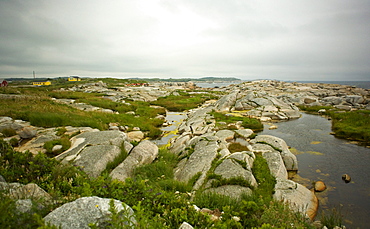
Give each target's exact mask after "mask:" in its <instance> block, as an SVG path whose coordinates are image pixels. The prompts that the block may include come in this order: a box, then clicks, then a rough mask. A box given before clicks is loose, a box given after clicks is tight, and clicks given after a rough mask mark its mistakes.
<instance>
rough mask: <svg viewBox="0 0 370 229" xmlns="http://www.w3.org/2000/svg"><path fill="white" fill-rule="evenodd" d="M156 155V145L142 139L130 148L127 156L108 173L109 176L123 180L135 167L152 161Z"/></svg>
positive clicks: (131, 173) (129, 175) (130, 174)
mask: <svg viewBox="0 0 370 229" xmlns="http://www.w3.org/2000/svg"><path fill="white" fill-rule="evenodd" d="M157 156H158V146H157V145H155V144H154V143H153V142H151V141H149V140H144V141H142V142H140V143H139V144H138V145H137V146H136V147H134V148H133V149H132V150H131V153H130V154H129V155H128V157H127V158H126V159H125V160H124V161H123V162H122V163H121V164H119V165H118V166H117V167H116V168H115V169H114V170H113V171H112V172H111V173H110V176H111V177H112V178H113V179H117V180H120V181H124V180H125V179H126V178H128V177H131V176H132V175H133V171H134V169H135V168H136V167H138V166H140V165H144V164H150V163H152V162H153V161H154V160H155V159H156V157H157Z"/></svg>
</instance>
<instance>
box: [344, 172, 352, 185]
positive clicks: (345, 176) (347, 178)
mask: <svg viewBox="0 0 370 229" xmlns="http://www.w3.org/2000/svg"><path fill="white" fill-rule="evenodd" d="M342 180H344V182H346V183H349V182H351V177H350V176H349V175H348V174H343V175H342Z"/></svg>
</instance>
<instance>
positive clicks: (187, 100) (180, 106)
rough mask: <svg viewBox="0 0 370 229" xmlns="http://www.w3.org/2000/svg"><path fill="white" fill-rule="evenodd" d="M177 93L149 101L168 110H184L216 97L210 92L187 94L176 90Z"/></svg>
mask: <svg viewBox="0 0 370 229" xmlns="http://www.w3.org/2000/svg"><path fill="white" fill-rule="evenodd" d="M177 93H178V94H179V95H174V94H171V95H169V96H165V97H160V98H158V99H157V101H153V102H151V104H153V105H157V106H162V107H165V108H166V109H167V110H169V111H185V110H190V109H193V108H197V107H198V106H199V105H201V104H203V103H204V102H205V101H207V100H210V99H215V98H217V96H216V95H214V94H212V93H208V94H189V93H187V92H184V91H177Z"/></svg>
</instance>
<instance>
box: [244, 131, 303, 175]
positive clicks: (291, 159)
mask: <svg viewBox="0 0 370 229" xmlns="http://www.w3.org/2000/svg"><path fill="white" fill-rule="evenodd" d="M251 142H252V143H263V144H268V145H270V146H272V147H273V148H274V149H276V150H278V151H279V152H280V155H281V157H282V159H283V161H284V164H285V167H286V169H287V170H288V171H289V170H295V171H296V170H298V161H297V157H296V156H295V155H294V154H293V153H292V152H290V150H289V148H288V146H287V144H286V142H285V141H284V140H283V139H281V138H278V137H274V136H270V135H258V136H257V137H256V138H255V139H253V140H251Z"/></svg>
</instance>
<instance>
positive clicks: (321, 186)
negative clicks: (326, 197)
mask: <svg viewBox="0 0 370 229" xmlns="http://www.w3.org/2000/svg"><path fill="white" fill-rule="evenodd" d="M324 190H326V185H325V183H324V182H323V181H317V182H316V183H315V191H316V192H322V191H324Z"/></svg>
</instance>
